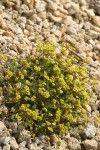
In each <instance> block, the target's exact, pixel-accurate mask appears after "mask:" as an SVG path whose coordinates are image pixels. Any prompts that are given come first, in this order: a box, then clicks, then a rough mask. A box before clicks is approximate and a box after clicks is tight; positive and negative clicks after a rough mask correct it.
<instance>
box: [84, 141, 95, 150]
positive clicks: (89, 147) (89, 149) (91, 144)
mask: <svg viewBox="0 0 100 150" xmlns="http://www.w3.org/2000/svg"><path fill="white" fill-rule="evenodd" d="M83 144H84V146H85V148H86V150H97V147H98V143H97V142H96V141H95V140H85V141H84V142H83Z"/></svg>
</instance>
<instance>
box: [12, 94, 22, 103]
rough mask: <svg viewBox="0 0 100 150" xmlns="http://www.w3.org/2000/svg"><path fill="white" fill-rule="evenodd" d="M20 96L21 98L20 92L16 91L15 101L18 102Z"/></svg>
mask: <svg viewBox="0 0 100 150" xmlns="http://www.w3.org/2000/svg"><path fill="white" fill-rule="evenodd" d="M20 98H21V96H20V94H19V93H16V96H15V99H14V101H15V102H18V101H19V99H20Z"/></svg>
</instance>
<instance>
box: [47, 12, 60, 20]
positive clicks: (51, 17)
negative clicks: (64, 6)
mask: <svg viewBox="0 0 100 150" xmlns="http://www.w3.org/2000/svg"><path fill="white" fill-rule="evenodd" d="M49 17H50V20H51V21H54V22H61V20H62V18H61V17H55V16H53V15H52V14H51V13H49Z"/></svg>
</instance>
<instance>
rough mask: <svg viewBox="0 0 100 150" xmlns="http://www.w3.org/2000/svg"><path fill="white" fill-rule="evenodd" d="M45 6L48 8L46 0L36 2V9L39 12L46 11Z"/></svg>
mask: <svg viewBox="0 0 100 150" xmlns="http://www.w3.org/2000/svg"><path fill="white" fill-rule="evenodd" d="M45 8H46V4H45V2H44V1H40V0H37V1H36V3H35V9H36V10H37V11H38V12H43V11H45Z"/></svg>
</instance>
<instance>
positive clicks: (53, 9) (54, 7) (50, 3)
mask: <svg viewBox="0 0 100 150" xmlns="http://www.w3.org/2000/svg"><path fill="white" fill-rule="evenodd" d="M47 7H48V8H49V9H51V10H52V11H56V10H57V9H58V5H57V4H56V3H54V2H52V1H50V2H49V4H48V5H47Z"/></svg>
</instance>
